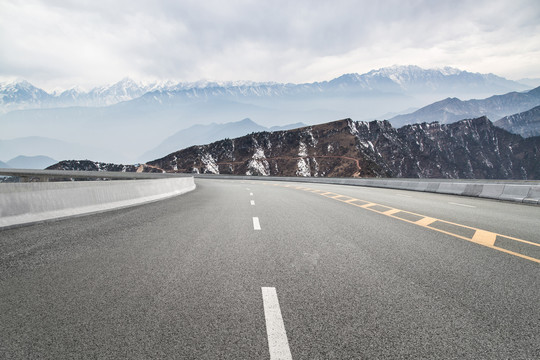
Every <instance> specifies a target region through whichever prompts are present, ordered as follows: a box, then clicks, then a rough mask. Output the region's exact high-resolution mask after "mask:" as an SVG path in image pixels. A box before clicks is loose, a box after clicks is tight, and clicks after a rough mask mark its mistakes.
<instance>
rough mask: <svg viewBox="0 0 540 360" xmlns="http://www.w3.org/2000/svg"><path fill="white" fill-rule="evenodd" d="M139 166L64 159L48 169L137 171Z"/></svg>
mask: <svg viewBox="0 0 540 360" xmlns="http://www.w3.org/2000/svg"><path fill="white" fill-rule="evenodd" d="M138 168H139V167H138V166H136V165H118V164H107V163H101V162H94V161H90V160H64V161H60V162H59V163H56V164H54V165H51V166H49V167H48V168H47V169H46V170H76V171H121V172H136V171H137V169H138Z"/></svg>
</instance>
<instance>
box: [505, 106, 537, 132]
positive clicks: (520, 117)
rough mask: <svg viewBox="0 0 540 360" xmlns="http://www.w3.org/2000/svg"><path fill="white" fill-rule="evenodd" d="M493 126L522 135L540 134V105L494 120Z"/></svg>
mask: <svg viewBox="0 0 540 360" xmlns="http://www.w3.org/2000/svg"><path fill="white" fill-rule="evenodd" d="M494 125H495V126H498V127H500V128H502V129H505V130H507V131H510V132H511V133H514V134H519V135H521V136H523V137H532V136H540V106H536V107H534V108H532V109H531V110H528V111H524V112H522V113H519V114H514V115H510V116H505V117H503V118H502V119H499V120H497V121H495V123H494Z"/></svg>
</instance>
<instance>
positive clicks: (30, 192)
mask: <svg viewBox="0 0 540 360" xmlns="http://www.w3.org/2000/svg"><path fill="white" fill-rule="evenodd" d="M193 189H195V182H194V179H193V177H182V178H167V179H155V180H115V181H79V182H44V183H15V184H0V228H5V227H11V226H16V225H20V224H27V223H33V222H40V221H44V220H49V219H57V218H65V217H70V216H76V215H82V214H88V213H95V212H101V211H106V210H113V209H118V208H122V207H127V206H133V205H138V204H142V203H146V202H151V201H157V200H161V199H165V198H168V197H172V196H177V195H180V194H183V193H186V192H188V191H191V190H193Z"/></svg>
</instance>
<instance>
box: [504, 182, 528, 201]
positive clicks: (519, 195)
mask: <svg viewBox="0 0 540 360" xmlns="http://www.w3.org/2000/svg"><path fill="white" fill-rule="evenodd" d="M529 190H530V186H527V185H505V186H504V190H503V192H502V194H501V195H500V196H499V199H500V200H510V201H517V202H523V199H525V198H526V197H527V195H528V194H529Z"/></svg>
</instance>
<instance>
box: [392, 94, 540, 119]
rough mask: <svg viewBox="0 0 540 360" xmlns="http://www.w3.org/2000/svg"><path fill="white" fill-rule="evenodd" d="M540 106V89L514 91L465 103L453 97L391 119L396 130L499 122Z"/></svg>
mask: <svg viewBox="0 0 540 360" xmlns="http://www.w3.org/2000/svg"><path fill="white" fill-rule="evenodd" d="M538 105H540V87H537V88H534V89H531V90H529V91H526V92H516V91H512V92H509V93H506V94H502V95H493V96H490V97H488V98H485V99H471V100H465V101H464V100H461V99H458V98H456V97H449V98H446V99H443V100H440V101H437V102H434V103H432V104H429V105H427V106H424V107H422V108H420V109H418V110H416V111H414V112H412V113H409V114H402V115H397V116H394V117H392V118H391V119H389V121H390V122H391V123H392V124H393V125H394V126H396V127H400V126H404V125H408V124H414V123H422V122H433V121H438V122H440V123H443V124H448V123H452V122H455V121H458V120H461V119H464V118H467V117H469V118H473V117H479V116H487V117H488V118H490V119H492V120H498V119H500V118H502V117H504V116H508V115H512V114H515V113H519V112H523V111H526V110H529V109H531V108H533V107H535V106H538Z"/></svg>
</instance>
